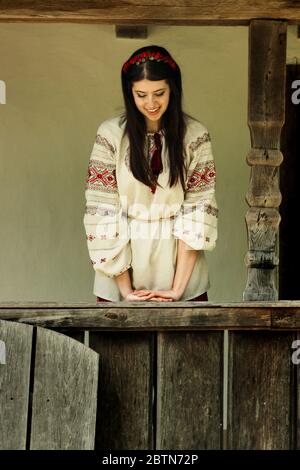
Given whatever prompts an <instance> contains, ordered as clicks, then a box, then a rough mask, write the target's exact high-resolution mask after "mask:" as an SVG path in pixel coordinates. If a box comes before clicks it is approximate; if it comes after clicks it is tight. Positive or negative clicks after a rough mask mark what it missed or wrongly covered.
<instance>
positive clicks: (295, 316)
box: [271, 309, 300, 330]
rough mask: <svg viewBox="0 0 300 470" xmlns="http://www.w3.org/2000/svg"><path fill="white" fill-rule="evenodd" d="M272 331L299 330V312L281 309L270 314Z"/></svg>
mask: <svg viewBox="0 0 300 470" xmlns="http://www.w3.org/2000/svg"><path fill="white" fill-rule="evenodd" d="M271 325H272V329H279V328H280V329H282V330H289V329H294V330H297V329H300V312H299V310H294V309H283V310H280V311H274V312H272V319H271Z"/></svg>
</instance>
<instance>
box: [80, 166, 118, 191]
mask: <svg viewBox="0 0 300 470" xmlns="http://www.w3.org/2000/svg"><path fill="white" fill-rule="evenodd" d="M86 189H90V190H92V191H97V190H101V191H105V192H107V193H115V192H116V191H117V180H116V166H115V165H114V164H110V163H105V164H104V163H103V162H100V161H99V160H95V159H90V162H89V167H88V174H87V180H86Z"/></svg>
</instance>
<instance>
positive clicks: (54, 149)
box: [0, 23, 294, 302]
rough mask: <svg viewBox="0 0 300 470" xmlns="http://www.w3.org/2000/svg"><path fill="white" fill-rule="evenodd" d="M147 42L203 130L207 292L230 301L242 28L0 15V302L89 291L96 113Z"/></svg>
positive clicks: (113, 98) (239, 213) (239, 287)
mask: <svg viewBox="0 0 300 470" xmlns="http://www.w3.org/2000/svg"><path fill="white" fill-rule="evenodd" d="M293 31H294V30H291V32H292V34H293ZM147 44H158V45H162V46H164V47H166V48H167V49H168V50H169V51H170V52H171V54H172V55H173V56H174V58H175V60H176V61H177V62H178V64H179V65H180V67H181V70H182V76H183V87H184V103H183V104H184V109H185V110H186V111H187V112H188V113H190V114H192V115H194V116H195V117H197V118H198V119H199V120H200V121H202V122H203V123H204V124H205V125H206V126H207V128H208V130H209V132H210V134H211V137H212V144H213V151H214V157H215V162H216V169H217V201H218V205H219V209H220V218H219V240H218V245H217V248H216V249H215V251H214V252H212V253H208V254H207V259H208V262H209V268H210V278H211V289H210V290H209V293H208V294H209V300H210V301H240V300H242V294H243V290H244V288H245V283H246V274H247V272H246V267H245V265H244V256H245V253H246V251H247V234H246V224H245V220H244V217H245V213H246V210H247V207H248V206H247V204H246V202H245V194H246V192H247V188H248V181H249V175H250V167H249V166H248V165H247V164H246V154H247V152H248V151H249V149H250V135H249V130H248V126H247V67H248V30H247V27H209V26H206V27H190V26H189V27H177V26H176V27H175V26H166V27H162V26H150V27H149V37H148V38H147V39H146V40H145V39H143V40H133V39H120V38H116V37H115V33H114V27H113V26H110V25H109V26H107V25H88V24H87V25H80V24H17V23H16V24H14V23H11V24H0V55H1V69H0V80H4V81H5V83H6V93H7V96H6V104H5V105H0V158H1V172H0V197H1V205H0V207H1V209H0V211H1V212H0V217H1V219H0V220H1V232H0V246H1V263H0V276H1V277H0V279H1V283H0V286H1V287H0V301H6V300H7V301H10V300H37V301H39V300H40V301H47V300H49V301H50V300H51V301H62V302H64V301H93V300H94V299H95V297H94V296H93V294H92V287H93V279H94V271H93V269H92V266H91V263H90V261H89V257H88V252H87V246H86V239H85V233H84V227H83V223H82V219H83V213H84V205H85V201H84V183H85V176H86V169H87V164H88V159H89V155H90V152H91V149H92V145H93V142H94V137H95V133H96V130H97V127H98V125H99V124H100V122H101V121H102V120H104V119H106V118H107V117H110V116H111V115H114V114H115V113H118V112H119V111H120V110H121V109H122V106H123V102H122V94H121V83H120V68H121V65H122V63H123V62H124V61H125V60H126V59H127V58H128V56H129V55H130V54H131V53H132V52H133V51H134V50H135V49H137V48H139V47H142V46H144V45H147Z"/></svg>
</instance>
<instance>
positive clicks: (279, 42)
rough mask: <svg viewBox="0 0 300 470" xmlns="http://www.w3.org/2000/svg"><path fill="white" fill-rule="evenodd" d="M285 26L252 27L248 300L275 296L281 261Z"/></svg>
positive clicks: (258, 23) (277, 23)
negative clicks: (279, 231) (275, 275)
mask: <svg viewBox="0 0 300 470" xmlns="http://www.w3.org/2000/svg"><path fill="white" fill-rule="evenodd" d="M286 30H287V24H286V22H284V21H268V20H254V21H252V22H251V24H250V28H249V96H248V125H249V128H250V133H251V145H252V149H251V150H250V153H249V154H248V156H247V163H248V164H249V165H250V166H251V176H250V185H249V190H248V193H247V196H246V200H247V203H248V204H249V206H250V209H249V210H248V212H247V214H246V223H247V229H248V246H249V251H248V253H247V255H246V258H245V263H246V266H247V267H248V279H247V285H246V289H245V291H244V294H243V299H244V300H245V301H247V300H250V301H253V300H277V299H278V292H277V289H276V287H275V284H274V278H273V274H274V273H273V271H274V268H275V266H276V265H277V264H278V258H277V256H276V254H275V252H276V241H277V234H278V227H279V222H280V215H279V212H278V207H279V205H280V202H281V193H280V190H279V166H280V164H281V162H282V159H283V157H282V154H281V152H280V150H279V149H280V134H281V129H282V126H283V123H284V107H285V73H286Z"/></svg>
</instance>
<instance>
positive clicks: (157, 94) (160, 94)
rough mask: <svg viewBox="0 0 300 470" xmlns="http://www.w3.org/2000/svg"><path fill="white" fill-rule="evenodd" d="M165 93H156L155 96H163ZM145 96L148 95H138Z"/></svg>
mask: <svg viewBox="0 0 300 470" xmlns="http://www.w3.org/2000/svg"><path fill="white" fill-rule="evenodd" d="M163 94H164V92H163V93H156V95H155V96H162V95H163ZM145 96H146V95H138V97H139V98H145Z"/></svg>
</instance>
